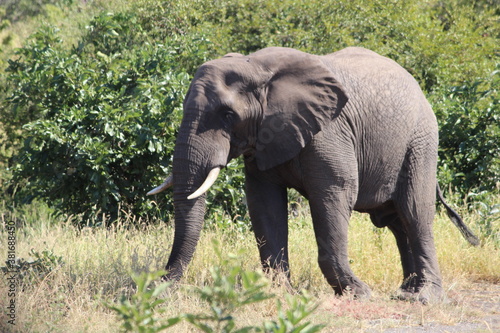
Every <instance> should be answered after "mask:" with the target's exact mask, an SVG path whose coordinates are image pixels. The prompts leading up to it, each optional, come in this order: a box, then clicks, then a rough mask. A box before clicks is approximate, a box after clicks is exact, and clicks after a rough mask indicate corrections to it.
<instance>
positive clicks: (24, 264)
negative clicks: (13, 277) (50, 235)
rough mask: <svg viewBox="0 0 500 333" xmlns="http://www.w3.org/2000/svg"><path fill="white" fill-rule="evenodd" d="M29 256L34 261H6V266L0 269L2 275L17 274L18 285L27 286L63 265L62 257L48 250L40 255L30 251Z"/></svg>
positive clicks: (39, 280)
mask: <svg viewBox="0 0 500 333" xmlns="http://www.w3.org/2000/svg"><path fill="white" fill-rule="evenodd" d="M30 254H31V255H32V256H33V257H34V260H29V261H28V260H25V259H23V258H17V259H16V260H15V261H14V262H13V261H6V266H3V267H0V269H1V270H2V272H3V273H4V274H6V273H7V272H17V274H18V275H17V276H18V279H19V283H20V284H22V285H25V286H28V285H34V284H38V283H40V282H41V281H43V280H44V279H45V277H47V276H48V275H49V274H50V273H51V272H52V271H54V270H55V269H57V268H58V267H60V266H62V265H64V261H63V258H62V256H56V255H55V254H54V253H53V252H52V251H50V250H45V251H42V253H40V252H37V251H35V250H34V249H31V251H30Z"/></svg>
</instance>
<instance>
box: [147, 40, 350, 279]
mask: <svg viewBox="0 0 500 333" xmlns="http://www.w3.org/2000/svg"><path fill="white" fill-rule="evenodd" d="M346 102H347V96H346V94H345V92H344V90H343V87H342V86H341V85H340V84H339V83H338V82H337V81H336V79H335V78H334V77H333V76H332V75H331V72H330V71H329V70H328V68H327V66H326V65H325V64H324V63H323V62H322V60H321V58H320V57H318V56H314V55H309V54H306V53H303V52H300V51H296V50H293V49H284V48H268V49H264V50H261V51H258V52H256V53H253V54H251V55H249V56H243V55H240V54H234V53H232V54H228V55H227V56H225V57H223V58H220V59H217V60H213V61H209V62H207V63H205V64H203V65H202V66H201V67H200V68H199V69H198V71H197V72H196V74H195V77H194V79H193V81H192V83H191V85H190V88H189V91H188V93H187V95H186V97H185V100H184V116H183V120H182V123H181V126H180V130H179V134H178V137H177V141H176V146H175V151H174V159H173V173H172V176H170V177H168V179H167V180H166V181H165V183H164V184H162V185H161V186H159V187H158V188H156V189H154V190H152V191H151V192H149V193H148V194H156V193H159V192H161V191H162V190H164V189H166V188H167V187H169V186H171V185H173V187H174V205H175V237H174V244H173V248H172V252H171V255H170V258H169V261H168V264H167V267H166V268H167V271H168V276H167V278H168V279H179V278H180V277H181V275H182V272H183V268H184V267H185V266H186V265H187V264H188V263H189V261H190V260H191V258H192V256H193V253H194V250H195V247H196V244H197V242H198V239H199V236H200V231H201V227H202V224H203V218H204V212H205V192H206V191H207V190H208V188H209V187H210V186H211V185H212V184H213V182H214V181H215V179H216V178H217V175H218V172H219V170H220V169H221V168H223V167H225V166H226V164H227V163H228V161H229V160H231V159H232V158H235V157H237V156H239V155H242V154H243V155H244V156H245V159H246V161H252V162H253V163H256V165H257V167H258V168H259V169H260V170H268V169H270V168H273V167H275V166H277V165H279V164H282V163H284V162H286V161H288V160H290V159H292V158H293V157H294V156H296V155H297V154H298V153H299V151H300V150H301V149H302V148H303V147H304V146H305V145H306V144H307V143H308V142H309V141H310V140H311V139H312V137H313V136H314V135H315V134H316V133H318V132H319V131H321V130H322V129H323V128H324V127H325V126H327V125H328V123H329V122H330V121H331V120H332V119H334V118H335V117H336V116H337V115H338V114H339V112H340V110H341V109H342V107H343V106H344V105H345V104H346Z"/></svg>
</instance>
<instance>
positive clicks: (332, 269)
mask: <svg viewBox="0 0 500 333" xmlns="http://www.w3.org/2000/svg"><path fill="white" fill-rule="evenodd" d="M349 192H350V191H345V189H338V191H336V193H335V195H334V196H333V197H332V196H331V195H330V196H329V197H328V198H325V197H324V199H323V200H321V199H318V198H315V199H313V198H311V199H310V201H309V204H310V206H311V215H312V218H313V224H314V232H315V234H316V241H317V243H318V263H319V266H320V268H321V271H322V272H323V275H324V276H325V278H326V280H327V281H328V283H329V284H330V285H331V286H332V288H333V289H334V290H335V293H336V294H340V295H341V294H343V293H345V292H346V291H347V292H350V293H352V294H353V295H354V296H355V297H357V298H369V297H370V295H371V291H370V288H369V287H368V286H367V285H366V284H365V283H364V282H362V281H361V280H360V279H358V278H357V277H356V276H355V275H354V273H353V271H352V270H351V268H350V265H349V258H348V252H347V231H348V224H349V217H350V214H351V211H350V209H349V208H348V207H346V203H347V202H348V201H349V200H346V198H345V195H348V193H349Z"/></svg>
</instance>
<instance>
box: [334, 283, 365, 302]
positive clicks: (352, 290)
mask: <svg viewBox="0 0 500 333" xmlns="http://www.w3.org/2000/svg"><path fill="white" fill-rule="evenodd" d="M341 286H342V287H339V286H338V285H332V287H333V290H335V294H337V295H349V296H352V297H353V298H354V299H358V300H366V299H369V298H370V297H371V295H372V291H371V289H370V287H368V285H367V284H366V283H364V282H362V281H360V280H358V279H349V281H348V282H346V283H341Z"/></svg>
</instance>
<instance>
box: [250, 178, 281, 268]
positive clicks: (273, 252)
mask: <svg viewBox="0 0 500 333" xmlns="http://www.w3.org/2000/svg"><path fill="white" fill-rule="evenodd" d="M245 190H246V197H247V204H248V211H249V214H250V219H251V220H252V227H253V231H254V234H255V238H256V240H257V245H258V247H259V252H260V259H261V262H262V266H263V268H264V271H266V272H269V270H270V269H274V270H277V271H279V272H283V273H285V274H286V276H287V278H289V274H290V273H289V266H288V206H287V204H288V198H287V190H286V187H282V186H279V185H276V184H273V183H271V182H268V181H266V180H263V177H256V176H254V175H253V174H251V173H250V172H248V171H247V172H246V187H245Z"/></svg>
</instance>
